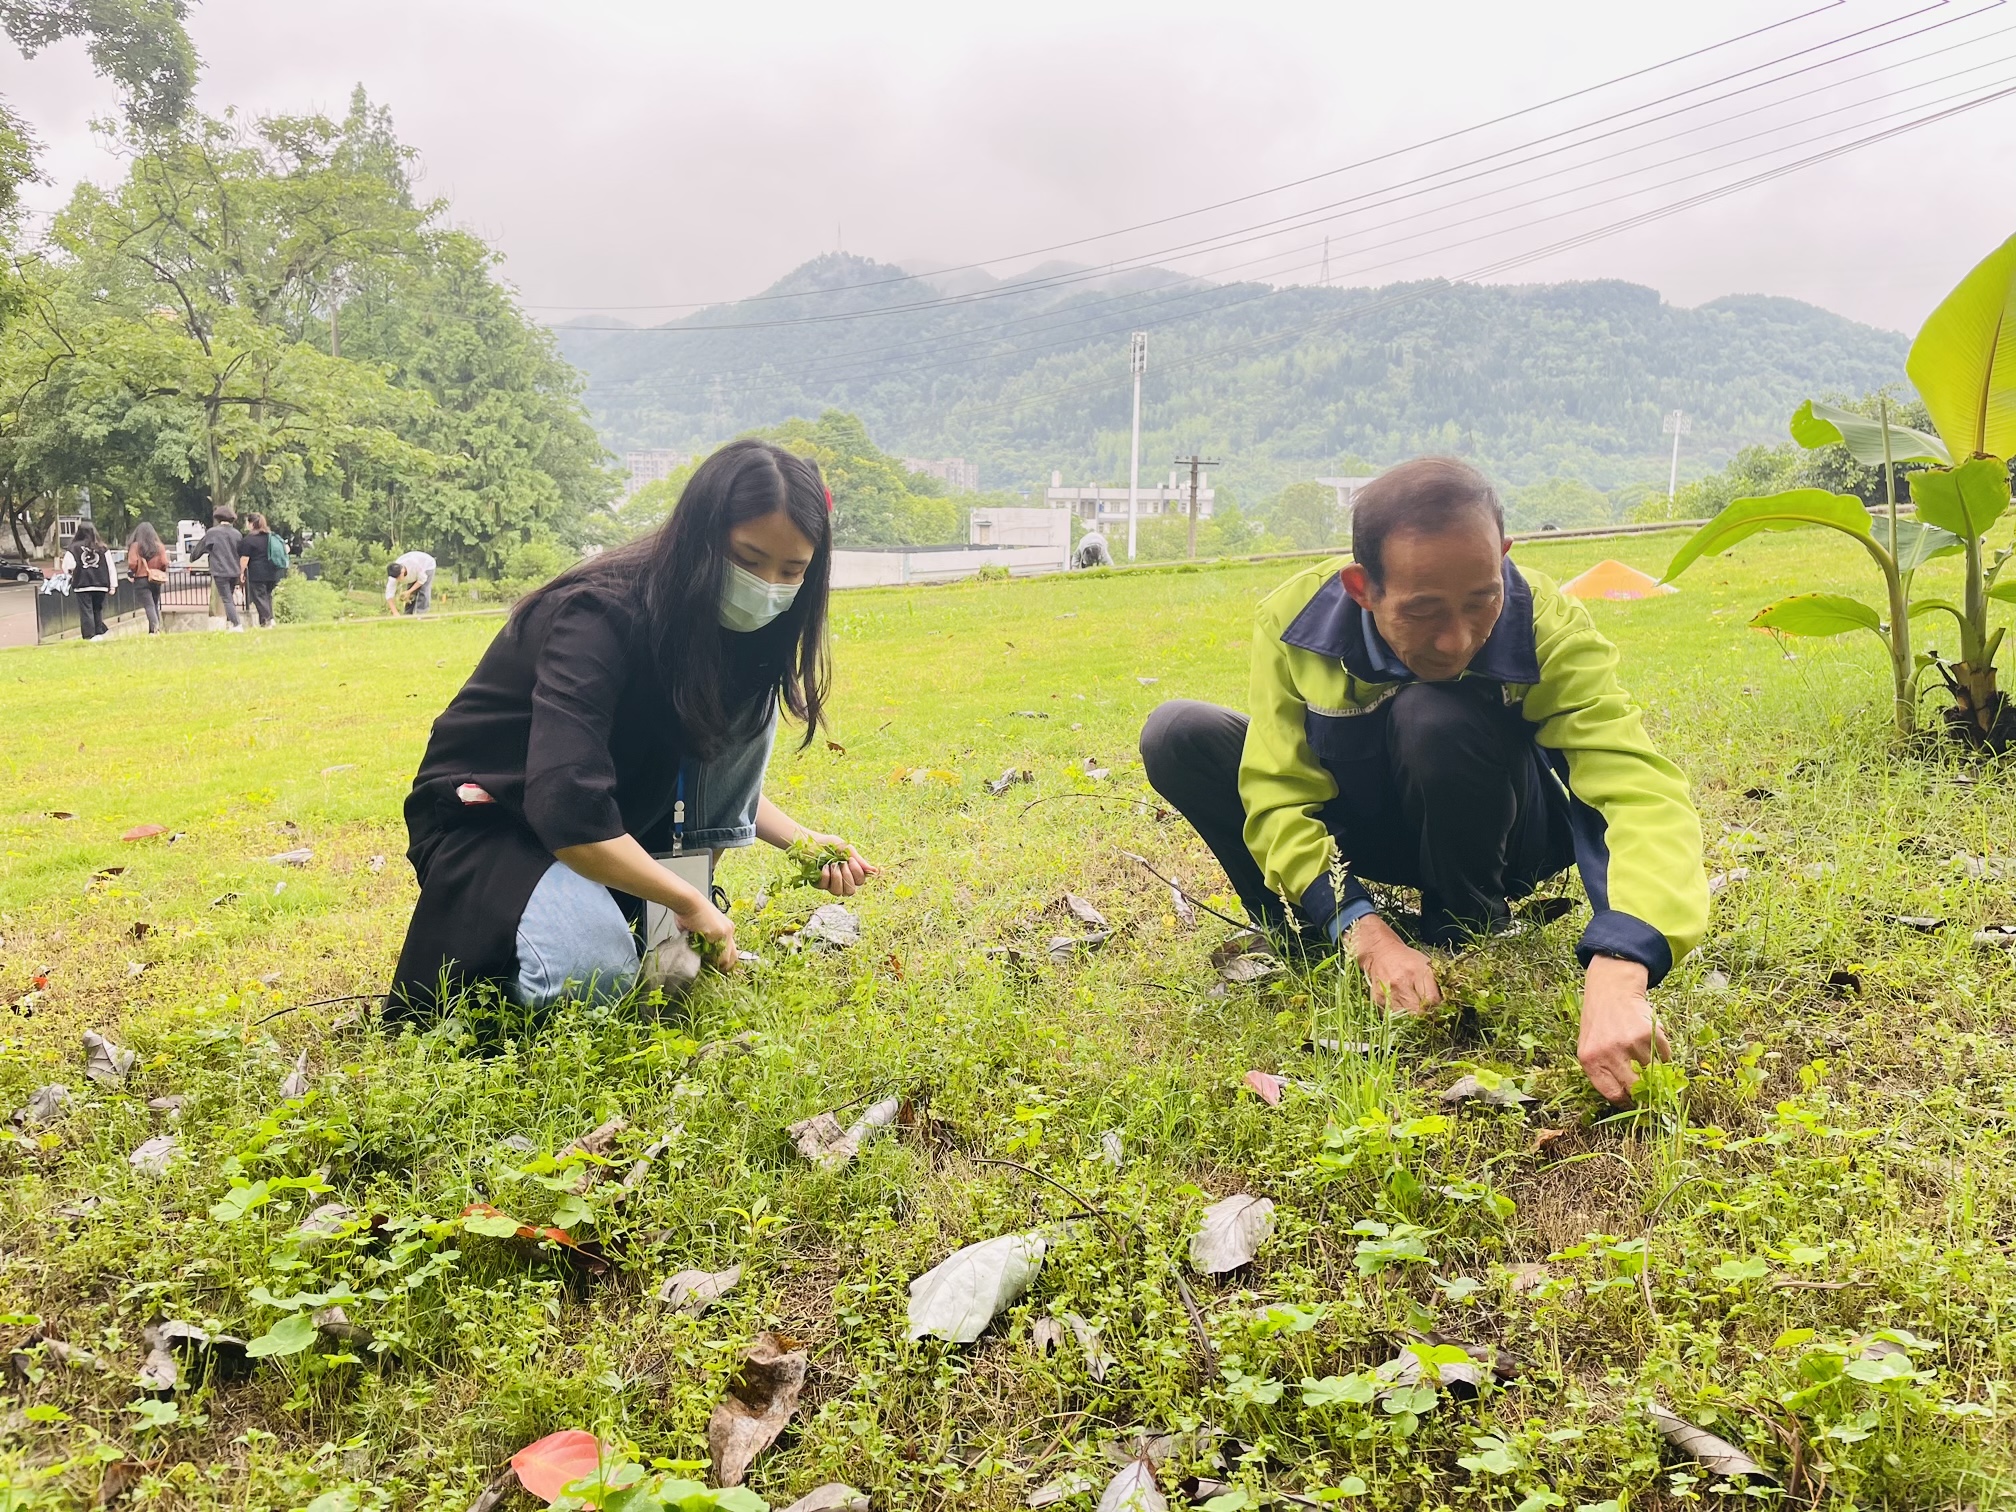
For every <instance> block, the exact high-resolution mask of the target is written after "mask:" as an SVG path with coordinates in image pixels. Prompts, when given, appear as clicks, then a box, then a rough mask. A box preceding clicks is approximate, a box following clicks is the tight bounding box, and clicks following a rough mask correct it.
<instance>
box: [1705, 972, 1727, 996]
mask: <svg viewBox="0 0 2016 1512" xmlns="http://www.w3.org/2000/svg"><path fill="white" fill-rule="evenodd" d="M1701 990H1702V991H1703V992H1727V991H1728V990H1729V973H1728V972H1726V971H1711V972H1709V973H1708V974H1707V975H1706V976H1704V977H1703V978H1701Z"/></svg>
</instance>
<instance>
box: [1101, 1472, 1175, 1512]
mask: <svg viewBox="0 0 2016 1512" xmlns="http://www.w3.org/2000/svg"><path fill="white" fill-rule="evenodd" d="M1099 1512H1169V1499H1168V1498H1167V1497H1166V1496H1164V1495H1163V1494H1162V1488H1161V1487H1160V1486H1158V1485H1156V1484H1155V1467H1154V1466H1153V1465H1151V1464H1149V1463H1148V1461H1147V1460H1145V1459H1137V1460H1135V1461H1134V1462H1133V1463H1132V1464H1130V1465H1128V1466H1127V1468H1126V1469H1124V1470H1122V1471H1121V1472H1120V1473H1119V1474H1118V1475H1116V1476H1114V1477H1113V1479H1112V1480H1110V1481H1108V1482H1107V1483H1106V1490H1105V1492H1104V1494H1103V1495H1101V1496H1100V1498H1099Z"/></svg>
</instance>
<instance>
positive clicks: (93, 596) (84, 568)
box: [63, 520, 119, 641]
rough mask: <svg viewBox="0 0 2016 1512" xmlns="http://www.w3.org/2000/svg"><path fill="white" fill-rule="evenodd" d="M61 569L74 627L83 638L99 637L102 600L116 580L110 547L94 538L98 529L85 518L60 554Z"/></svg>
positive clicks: (102, 624)
mask: <svg viewBox="0 0 2016 1512" xmlns="http://www.w3.org/2000/svg"><path fill="white" fill-rule="evenodd" d="M63 570H64V571H65V572H66V573H68V574H69V575H70V592H71V595H72V596H73V597H74V598H75V599H76V600H77V627H78V629H79V630H80V631H81V632H82V634H83V636H84V639H86V640H87V641H91V640H99V639H102V638H103V637H104V636H105V635H107V634H108V633H109V632H108V631H107V630H106V628H105V599H106V596H107V595H108V594H110V593H111V592H112V588H113V585H114V584H116V583H117V582H118V581H119V570H118V568H117V566H116V565H115V559H114V557H113V555H112V548H111V547H109V546H107V545H106V544H105V543H104V542H103V541H101V540H99V539H98V529H97V527H96V526H95V525H93V524H92V523H91V522H90V521H89V520H86V521H84V522H83V523H82V524H80V525H79V526H78V527H77V534H75V535H74V536H72V537H71V538H70V548H69V550H67V551H65V552H64V553H63Z"/></svg>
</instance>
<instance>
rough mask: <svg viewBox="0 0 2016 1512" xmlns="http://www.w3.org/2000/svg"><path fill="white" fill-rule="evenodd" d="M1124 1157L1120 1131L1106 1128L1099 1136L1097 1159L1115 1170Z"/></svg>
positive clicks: (1124, 1150) (1124, 1151) (1118, 1167)
mask: <svg viewBox="0 0 2016 1512" xmlns="http://www.w3.org/2000/svg"><path fill="white" fill-rule="evenodd" d="M1125 1158H1126V1147H1125V1146H1124V1145H1122V1143H1121V1142H1120V1131H1119V1130H1118V1129H1108V1130H1107V1131H1106V1132H1105V1133H1104V1134H1101V1135H1100V1136H1099V1159H1101V1160H1103V1161H1105V1162H1106V1164H1108V1165H1110V1166H1111V1167H1113V1169H1114V1170H1116V1171H1117V1170H1119V1169H1120V1163H1121V1161H1122V1160H1124V1159H1125Z"/></svg>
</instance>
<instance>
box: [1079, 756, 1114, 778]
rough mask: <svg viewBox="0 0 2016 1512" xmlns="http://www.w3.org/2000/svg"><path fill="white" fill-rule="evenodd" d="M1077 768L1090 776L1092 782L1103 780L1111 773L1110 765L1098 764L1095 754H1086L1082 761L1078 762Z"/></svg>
mask: <svg viewBox="0 0 2016 1512" xmlns="http://www.w3.org/2000/svg"><path fill="white" fill-rule="evenodd" d="M1079 770H1080V771H1082V772H1084V774H1085V775H1086V776H1087V777H1090V778H1091V779H1092V780H1093V781H1094V782H1104V781H1105V780H1106V779H1107V778H1108V777H1111V776H1112V775H1113V769H1112V768H1111V767H1103V766H1101V765H1099V758H1098V757H1097V756H1087V757H1086V758H1085V759H1084V760H1083V761H1082V762H1080V763H1079Z"/></svg>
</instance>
